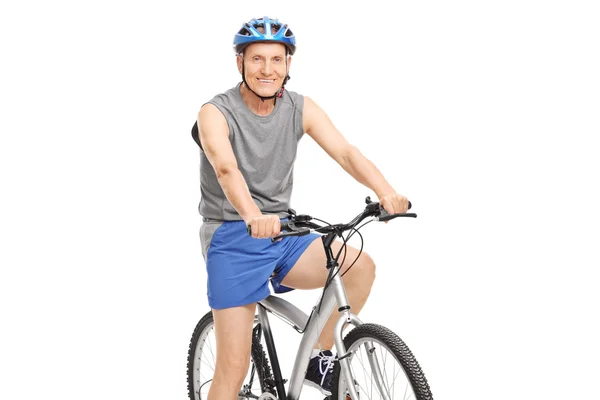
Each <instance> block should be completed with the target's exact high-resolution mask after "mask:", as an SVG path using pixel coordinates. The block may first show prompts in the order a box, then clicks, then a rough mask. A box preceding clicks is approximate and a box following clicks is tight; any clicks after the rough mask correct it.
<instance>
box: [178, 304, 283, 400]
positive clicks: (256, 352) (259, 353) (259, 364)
mask: <svg viewBox="0 0 600 400" xmlns="http://www.w3.org/2000/svg"><path fill="white" fill-rule="evenodd" d="M211 324H212V325H214V321H213V315H212V312H211V311H209V312H208V313H206V314H204V316H203V317H202V318H201V319H200V321H199V322H198V323H197V324H196V327H195V328H194V333H192V338H191V340H190V345H189V348H188V356H187V386H188V397H189V398H190V400H195V399H196V398H195V396H194V358H195V352H196V346H197V345H198V340H199V339H200V337H201V336H202V333H203V332H204V331H205V330H206V329H207V328H208V326H210V325H211ZM250 356H251V358H252V360H251V362H253V363H254V366H255V368H256V373H257V374H258V378H259V382H260V388H261V391H263V392H264V391H265V390H267V388H268V387H270V386H269V385H268V384H267V382H268V381H269V380H270V381H273V380H274V379H273V374H272V373H271V366H270V365H269V360H268V358H267V355H266V353H265V352H264V350H263V347H262V344H261V343H260V338H259V337H254V335H253V336H252V349H251V352H250Z"/></svg>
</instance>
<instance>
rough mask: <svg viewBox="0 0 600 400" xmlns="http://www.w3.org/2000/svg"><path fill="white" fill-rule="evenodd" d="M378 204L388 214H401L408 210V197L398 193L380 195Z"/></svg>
mask: <svg viewBox="0 0 600 400" xmlns="http://www.w3.org/2000/svg"><path fill="white" fill-rule="evenodd" d="M379 204H381V206H382V207H383V209H384V210H385V211H387V212H388V214H403V213H405V212H406V211H408V208H409V207H408V199H407V198H406V197H405V196H402V195H401V194H398V193H390V194H386V195H384V196H381V198H380V199H379Z"/></svg>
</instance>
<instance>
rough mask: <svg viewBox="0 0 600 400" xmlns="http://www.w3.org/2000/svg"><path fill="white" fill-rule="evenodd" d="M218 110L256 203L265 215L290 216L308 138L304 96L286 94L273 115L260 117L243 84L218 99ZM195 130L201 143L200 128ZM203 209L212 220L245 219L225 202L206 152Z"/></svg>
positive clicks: (202, 177) (202, 169)
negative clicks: (297, 166) (302, 143)
mask: <svg viewBox="0 0 600 400" xmlns="http://www.w3.org/2000/svg"><path fill="white" fill-rule="evenodd" d="M208 103H210V104H213V105H214V106H216V107H217V108H218V109H219V111H221V113H222V114H223V115H224V116H225V120H226V121H227V125H229V140H230V142H231V147H232V148H233V152H234V154H235V157H236V159H237V162H238V168H239V170H240V172H241V173H242V175H243V177H244V179H245V180H246V184H247V185H248V189H249V190H250V195H251V196H252V199H253V200H254V202H255V203H256V205H257V206H258V208H259V209H260V210H261V212H263V213H265V214H279V215H280V216H282V217H283V216H285V215H287V214H286V211H287V209H288V208H290V198H291V195H292V185H293V172H294V161H295V160H296V151H297V148H298V142H299V140H300V138H301V137H302V135H303V134H304V129H303V127H302V110H303V107H304V97H303V96H301V95H299V94H297V93H294V92H290V91H287V90H285V91H284V92H283V96H282V97H281V98H279V99H277V101H276V102H275V108H274V109H273V111H272V112H271V114H270V115H267V116H264V117H263V116H258V115H256V114H254V113H253V112H251V111H250V110H249V109H248V107H247V106H246V104H245V103H244V102H243V100H242V96H241V94H240V85H239V84H238V85H237V86H236V87H234V88H233V89H229V90H228V91H226V92H225V93H222V94H219V95H217V96H215V97H214V98H213V99H212V100H210V101H209V102H208ZM194 128H195V129H194V130H192V132H193V133H192V135H193V136H194V131H195V132H196V135H195V137H194V139H195V140H196V142H197V143H198V144H200V143H199V141H198V139H197V126H195V127H194ZM200 195H201V198H200V205H199V207H198V211H199V212H200V214H201V215H202V216H203V217H204V218H207V219H213V220H220V221H228V220H241V219H242V218H241V217H240V215H239V214H238V213H237V211H236V210H235V208H233V206H232V205H231V203H230V202H229V201H228V200H227V198H226V197H225V194H224V193H223V189H221V185H219V182H218V180H217V176H216V174H215V171H214V169H213V167H212V165H211V164H210V163H209V161H208V159H207V158H206V155H205V154H204V152H203V151H202V147H200Z"/></svg>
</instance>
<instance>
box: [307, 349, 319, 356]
mask: <svg viewBox="0 0 600 400" xmlns="http://www.w3.org/2000/svg"><path fill="white" fill-rule="evenodd" d="M320 352H321V350H320V349H313V351H312V354H311V355H310V358H315V357H316V356H318V355H319V353H320Z"/></svg>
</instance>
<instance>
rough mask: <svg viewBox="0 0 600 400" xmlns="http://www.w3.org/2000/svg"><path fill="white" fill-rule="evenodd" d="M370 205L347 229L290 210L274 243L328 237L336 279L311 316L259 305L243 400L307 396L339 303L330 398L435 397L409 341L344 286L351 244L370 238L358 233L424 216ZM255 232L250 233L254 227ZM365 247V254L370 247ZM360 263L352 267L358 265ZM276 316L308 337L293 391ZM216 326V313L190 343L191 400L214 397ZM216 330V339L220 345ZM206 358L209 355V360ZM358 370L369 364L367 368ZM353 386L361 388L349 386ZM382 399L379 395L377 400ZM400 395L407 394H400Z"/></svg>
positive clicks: (278, 303) (284, 305)
mask: <svg viewBox="0 0 600 400" xmlns="http://www.w3.org/2000/svg"><path fill="white" fill-rule="evenodd" d="M366 203H367V206H366V208H365V209H364V211H363V212H361V213H360V214H359V215H358V216H356V217H355V218H354V219H353V220H352V221H350V222H349V223H347V224H333V225H332V224H327V223H326V222H325V221H322V220H319V219H317V218H313V217H311V216H309V215H297V214H296V213H295V211H293V210H289V211H288V213H289V214H290V217H289V219H287V220H284V221H282V223H281V227H282V229H281V230H282V232H281V233H280V234H279V235H277V236H275V237H273V238H271V240H272V241H275V240H279V239H281V238H283V237H286V236H294V235H297V236H300V235H306V234H308V233H310V232H317V233H321V234H323V235H322V236H321V240H322V241H323V246H324V250H325V253H326V256H327V265H326V267H327V269H328V270H329V275H328V278H327V282H326V284H325V287H324V288H323V292H322V294H321V296H320V298H319V300H318V301H317V303H316V305H315V306H314V307H313V309H312V311H311V314H310V315H306V314H305V313H304V312H303V311H301V310H300V309H298V308H297V307H296V306H294V305H293V304H291V303H290V302H288V301H286V300H284V299H282V298H280V297H275V296H273V295H271V296H269V297H267V298H266V299H264V300H262V301H259V302H258V303H257V307H256V308H257V315H256V316H255V319H254V328H253V331H252V348H251V363H250V366H249V372H248V374H247V376H246V378H247V382H248V383H246V384H244V385H243V386H242V388H241V389H240V392H239V393H238V399H259V400H273V399H275V400H277V399H279V400H285V399H287V400H297V399H299V398H300V394H301V391H302V388H303V383H304V376H305V374H306V369H307V366H308V363H309V361H310V355H311V352H312V350H313V348H314V346H315V344H316V343H317V341H318V338H319V336H320V334H321V330H322V327H323V326H324V325H325V322H326V321H327V319H328V318H329V316H330V315H331V313H332V312H333V309H334V306H335V304H336V303H337V304H338V311H339V312H340V313H342V315H341V317H340V319H339V320H338V322H337V324H336V326H335V333H334V342H335V348H336V351H337V354H338V358H337V360H336V362H335V365H334V371H333V374H334V383H333V388H332V394H331V396H328V397H326V398H325V399H326V400H327V399H333V400H348V399H357V400H358V399H360V400H365V399H372V398H380V399H385V400H392V399H394V398H402V399H412V398H414V399H416V400H432V399H433V396H432V394H431V390H430V388H429V384H428V382H427V380H426V378H425V375H424V374H423V372H422V370H421V367H420V366H419V363H418V362H417V360H416V359H415V357H414V356H413V354H412V352H411V351H410V350H409V348H408V347H407V346H406V344H405V343H404V342H403V341H402V339H400V337H398V336H397V335H396V334H395V333H393V332H392V331H391V330H389V329H387V328H385V327H383V326H381V325H376V324H371V323H363V322H362V321H361V320H359V319H358V317H357V316H356V315H354V314H352V313H351V312H350V305H349V304H348V299H347V297H346V292H345V289H344V284H343V281H342V275H343V274H340V271H341V265H342V264H343V262H344V259H345V256H344V259H343V260H342V263H338V259H339V258H340V256H341V253H342V251H343V250H344V248H345V245H346V243H347V241H348V240H349V239H350V237H351V236H352V235H354V234H355V233H358V235H359V236H360V237H361V239H362V235H361V234H360V233H359V232H358V231H359V230H360V229H361V228H362V227H363V226H364V225H366V224H368V223H370V222H373V221H374V220H378V221H390V220H392V219H394V218H397V217H413V218H416V216H417V215H416V214H414V213H403V214H388V213H387V212H386V211H385V210H384V209H383V208H382V207H381V206H380V204H379V203H377V202H372V201H371V199H370V198H369V197H367V198H366ZM409 208H410V203H409ZM369 217H371V219H370V220H369V221H367V222H365V223H364V224H362V225H360V226H359V227H358V228H357V227H356V226H357V225H358V224H359V223H361V222H362V221H363V220H365V219H367V218H369ZM314 221H319V222H321V223H325V225H320V224H317V223H316V222H314ZM248 230H249V233H250V228H248ZM284 231H285V232H284ZM348 231H350V233H348V234H347V236H346V237H345V238H344V236H343V234H344V233H345V232H348ZM337 237H340V238H342V239H344V243H343V246H342V248H341V249H340V250H339V251H338V253H337V254H336V255H335V256H334V254H333V251H332V249H331V244H332V243H333V242H334V240H335V239H336V238H337ZM360 250H361V252H362V246H361V249H360ZM359 256H360V252H359ZM357 259H358V257H357ZM355 262H356V260H355ZM353 264H354V263H352V265H353ZM352 265H350V267H349V268H352ZM346 272H347V271H346ZM268 314H272V315H275V316H276V317H278V318H280V319H281V320H283V321H284V322H286V323H287V324H288V325H290V326H292V327H293V328H294V329H295V330H296V331H297V332H298V333H300V334H301V335H302V339H301V342H300V345H299V348H298V352H297V355H296V358H295V361H294V365H293V368H292V373H291V375H290V378H289V385H288V390H287V393H286V388H285V384H286V383H288V380H286V379H283V377H282V374H281V369H280V366H279V360H278V357H277V351H276V348H275V343H274V340H273V334H272V331H271V326H270V322H269V317H268ZM350 325H352V326H354V328H353V329H351V330H350V331H349V332H348V334H347V335H346V337H345V338H343V339H342V333H343V330H344V329H345V328H346V327H347V326H350ZM213 327H214V322H213V319H212V312H211V311H209V312H208V313H207V314H205V315H204V316H203V317H202V319H201V320H200V321H199V322H198V324H197V325H196V328H195V329H194V333H193V335H192V339H191V341H190V346H189V350H188V360H187V364H188V365H187V381H188V394H189V398H190V400H203V399H206V398H207V397H208V389H207V388H205V387H206V386H207V385H208V384H209V383H210V381H211V379H212V375H211V369H212V372H214V365H215V360H214V351H213V347H214V346H211V344H212V343H214V333H212V330H213ZM211 333H212V335H213V337H212V342H211ZM262 339H264V342H265V344H266V347H267V352H268V357H267V353H265V351H264V349H263V346H262V344H261V341H262ZM214 348H216V347H214ZM205 351H206V353H205ZM203 356H206V357H207V358H206V359H204V358H203ZM211 357H212V359H211ZM388 359H389V360H390V361H392V362H393V363H394V367H393V369H392V370H391V375H392V376H391V378H390V376H389V375H388V373H389V372H390V368H389V367H388V364H387V362H388ZM269 361H270V363H271V365H272V369H271V365H269ZM355 367H356V370H355V369H354V368H355ZM358 367H361V368H362V371H360V370H359V369H358ZM368 376H370V377H371V380H370V382H364V383H361V382H362V381H361V379H362V378H364V380H365V381H368V379H367V377H368ZM398 379H400V380H401V382H399V385H398V386H399V387H400V389H399V391H398V392H396V387H397V386H396V381H397V380H398ZM256 381H258V382H256ZM348 382H352V383H353V384H350V385H349V384H348ZM392 385H393V386H392ZM373 389H375V393H373ZM374 395H376V396H378V397H373V396H374ZM395 395H400V396H401V397H395Z"/></svg>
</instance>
